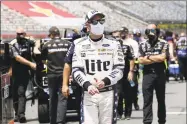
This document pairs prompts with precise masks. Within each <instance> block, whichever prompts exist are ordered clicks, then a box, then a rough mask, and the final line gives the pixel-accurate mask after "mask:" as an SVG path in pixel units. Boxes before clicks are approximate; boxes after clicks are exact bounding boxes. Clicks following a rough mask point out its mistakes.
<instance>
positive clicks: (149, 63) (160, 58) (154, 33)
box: [139, 24, 169, 124]
mask: <svg viewBox="0 0 187 124" xmlns="http://www.w3.org/2000/svg"><path fill="white" fill-rule="evenodd" d="M145 34H146V35H147V37H148V40H147V41H144V42H141V43H140V46H139V52H140V56H139V63H140V64H143V65H144V68H143V84H142V89H143V98H144V105H143V123H144V124H151V123H152V120H153V112H152V103H153V90H154V89H155V91H156V96H157V101H158V122H159V124H165V122H166V107H165V84H166V75H165V69H166V68H165V64H164V61H165V59H167V58H168V56H169V50H168V43H167V42H166V41H165V40H162V39H159V38H158V37H159V28H157V26H156V25H155V24H150V25H148V27H147V29H146V31H145Z"/></svg>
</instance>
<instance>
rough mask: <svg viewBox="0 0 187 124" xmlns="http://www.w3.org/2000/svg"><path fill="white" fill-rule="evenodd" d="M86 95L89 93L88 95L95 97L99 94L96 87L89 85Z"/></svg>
mask: <svg viewBox="0 0 187 124" xmlns="http://www.w3.org/2000/svg"><path fill="white" fill-rule="evenodd" d="M88 93H89V94H90V95H95V94H96V93H99V90H98V89H97V88H96V86H94V85H90V86H89V87H88Z"/></svg>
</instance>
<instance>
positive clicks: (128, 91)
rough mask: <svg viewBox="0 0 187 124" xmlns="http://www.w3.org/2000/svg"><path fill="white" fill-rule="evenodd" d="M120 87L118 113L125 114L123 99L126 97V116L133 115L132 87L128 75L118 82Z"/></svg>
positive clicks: (118, 87)
mask: <svg viewBox="0 0 187 124" xmlns="http://www.w3.org/2000/svg"><path fill="white" fill-rule="evenodd" d="M117 89H118V96H119V99H118V107H117V110H118V114H119V115H123V100H124V99H125V117H127V116H131V113H132V101H133V94H132V87H131V86H130V83H129V81H128V80H127V78H126V77H123V78H122V79H121V80H120V81H119V82H118V84H117Z"/></svg>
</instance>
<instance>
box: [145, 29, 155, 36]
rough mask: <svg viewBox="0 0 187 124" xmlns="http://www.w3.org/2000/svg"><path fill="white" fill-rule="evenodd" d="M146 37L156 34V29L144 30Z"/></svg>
mask: <svg viewBox="0 0 187 124" xmlns="http://www.w3.org/2000/svg"><path fill="white" fill-rule="evenodd" d="M145 34H146V35H153V34H156V29H146V30H145Z"/></svg>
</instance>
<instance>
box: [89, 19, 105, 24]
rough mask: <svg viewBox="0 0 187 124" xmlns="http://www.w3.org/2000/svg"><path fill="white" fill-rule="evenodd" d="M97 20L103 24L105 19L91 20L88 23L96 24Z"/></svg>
mask: <svg viewBox="0 0 187 124" xmlns="http://www.w3.org/2000/svg"><path fill="white" fill-rule="evenodd" d="M98 22H99V23H100V24H104V23H105V19H100V20H91V21H90V23H91V24H93V25H97V24H98Z"/></svg>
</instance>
